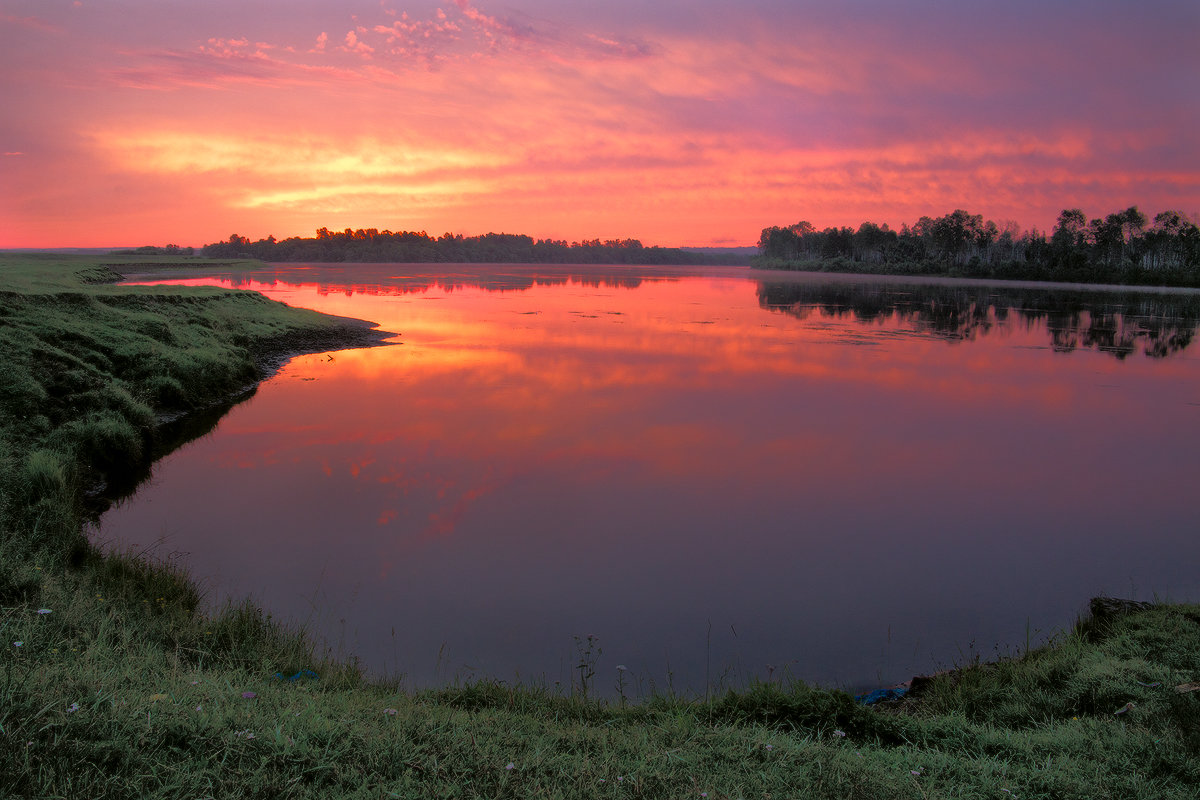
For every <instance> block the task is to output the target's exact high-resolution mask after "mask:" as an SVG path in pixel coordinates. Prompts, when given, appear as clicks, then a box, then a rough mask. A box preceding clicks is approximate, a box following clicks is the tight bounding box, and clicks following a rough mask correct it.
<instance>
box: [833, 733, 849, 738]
mask: <svg viewBox="0 0 1200 800" xmlns="http://www.w3.org/2000/svg"><path fill="white" fill-rule="evenodd" d="M833 735H834V736H836V737H838V738H839V739H845V738H846V732H845V731H834V732H833Z"/></svg>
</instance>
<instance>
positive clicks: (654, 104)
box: [0, 0, 1200, 248]
mask: <svg viewBox="0 0 1200 800" xmlns="http://www.w3.org/2000/svg"><path fill="white" fill-rule="evenodd" d="M1197 41H1200V3H1196V2H1195V0H1142V2H1138V3H1133V2H1125V1H1122V2H1112V1H1111V0H1088V1H1087V2H1067V1H1066V0H1038V1H1037V2H1032V1H1030V0H1011V1H1010V2H1003V3H1001V2H968V1H967V0H957V1H955V0H911V1H910V2H892V1H891V0H842V1H841V2H822V3H818V2H806V1H805V0H793V1H792V2H784V0H743V1H742V2H718V1H717V0H692V2H681V1H679V0H660V2H654V3H647V2H645V0H606V2H603V3H593V4H582V3H567V2H550V1H549V0H511V2H508V3H499V2H492V0H440V1H439V2H425V0H288V1H287V2H283V1H282V0H280V1H279V2H256V0H203V2H200V1H197V2H181V1H179V0H0V108H2V109H4V111H3V113H2V114H0V248H19V247H93V246H96V247H99V246H117V245H121V246H125V245H143V244H157V245H163V244H168V243H170V244H179V245H183V246H188V245H192V246H200V245H203V244H206V243H209V242H215V241H219V240H224V239H227V238H228V237H229V235H230V234H232V233H237V234H239V235H242V236H248V237H250V238H251V239H259V238H264V237H266V236H268V235H274V236H275V237H277V238H280V239H282V238H286V237H289V236H312V235H313V233H314V231H315V230H316V229H317V228H319V227H328V228H330V229H333V230H340V229H343V228H378V229H380V230H383V229H389V230H394V231H400V230H412V231H421V230H423V231H426V232H428V233H429V234H430V235H434V236H438V235H441V234H443V233H447V232H450V233H461V234H465V235H479V234H483V233H487V232H504V233H524V234H528V235H530V236H534V237H536V238H554V239H565V240H567V241H578V240H582V239H590V238H600V239H615V238H637V239H640V240H641V241H642V242H643V243H644V244H646V245H663V246H680V245H690V246H744V245H752V244H755V243H756V242H757V240H758V237H759V233H760V232H761V230H762V229H763V228H764V227H767V226H771V225H790V224H793V223H795V222H798V221H800V220H807V221H810V222H812V223H813V224H814V225H816V226H817V227H818V228H823V227H826V226H830V225H837V226H851V227H857V226H858V225H859V224H860V223H862V222H863V221H866V220H870V221H872V222H876V223H888V224H889V225H891V226H892V227H894V228H899V227H900V225H901V224H903V223H910V224H911V223H912V222H913V221H915V220H916V219H917V218H918V217H920V216H922V215H930V216H940V215H943V214H946V213H949V212H950V211H952V210H954V209H957V208H963V209H966V210H968V211H970V212H971V213H977V214H982V215H983V216H984V217H985V218H987V219H992V220H995V221H996V222H997V223H1000V224H1003V223H1004V222H1007V221H1015V222H1017V223H1019V224H1020V226H1021V227H1022V228H1023V229H1028V228H1030V227H1034V228H1037V229H1039V230H1047V229H1049V228H1051V227H1052V226H1053V224H1054V220H1055V219H1056V217H1057V216H1058V213H1059V211H1061V210H1062V209H1064V208H1076V207H1078V208H1081V209H1083V210H1084V212H1085V213H1086V214H1087V215H1088V217H1089V218H1091V217H1098V216H1104V215H1106V214H1109V213H1112V212H1114V211H1119V210H1123V209H1124V208H1127V207H1128V206H1131V205H1137V206H1138V207H1139V208H1140V209H1141V210H1142V211H1143V212H1144V213H1147V214H1148V215H1149V216H1150V217H1151V218H1153V215H1154V214H1156V213H1158V212H1160V211H1163V210H1167V209H1173V210H1178V211H1181V212H1183V213H1185V214H1187V215H1189V216H1191V217H1192V218H1193V219H1196V218H1197V217H1200V147H1197V144H1198V143H1200V55H1198V53H1200V48H1197V47H1196V42H1197Z"/></svg>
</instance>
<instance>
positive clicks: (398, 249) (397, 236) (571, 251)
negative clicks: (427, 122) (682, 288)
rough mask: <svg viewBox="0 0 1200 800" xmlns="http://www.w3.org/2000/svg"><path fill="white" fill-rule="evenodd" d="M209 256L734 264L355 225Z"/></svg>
mask: <svg viewBox="0 0 1200 800" xmlns="http://www.w3.org/2000/svg"><path fill="white" fill-rule="evenodd" d="M200 252H201V253H202V254H203V255H205V256H207V257H209V258H247V257H248V258H257V259H261V260H263V261H313V262H397V263H456V264H471V263H512V264H735V263H746V261H745V259H744V258H742V259H739V258H738V257H737V256H731V255H724V254H712V253H696V252H692V251H688V250H683V249H680V248H674V247H645V246H643V245H642V243H641V242H640V241H638V240H637V239H609V240H604V241H602V240H600V239H585V240H583V241H579V242H567V241H565V240H557V239H534V238H533V237H530V236H524V235H520V234H511V233H486V234H483V235H482V236H463V235H462V234H451V233H447V234H444V235H442V236H440V237H434V236H430V235H429V234H427V233H426V232H425V231H420V232H413V231H399V232H393V231H389V230H383V231H380V230H377V229H375V228H365V229H364V228H359V229H358V230H351V229H350V228H346V229H345V230H343V231H330V230H329V229H328V228H320V229H318V230H317V233H316V236H315V237H313V238H301V237H298V236H297V237H292V238H289V239H283V240H276V238H275V237H274V236H268V237H267V238H265V239H259V240H258V241H250V239H248V238H246V237H245V236H239V235H238V234H236V233H235V234H233V235H232V236H230V237H229V239H228V240H227V241H224V242H215V243H213V244H207V245H205V246H204V247H203V248H201V251H200Z"/></svg>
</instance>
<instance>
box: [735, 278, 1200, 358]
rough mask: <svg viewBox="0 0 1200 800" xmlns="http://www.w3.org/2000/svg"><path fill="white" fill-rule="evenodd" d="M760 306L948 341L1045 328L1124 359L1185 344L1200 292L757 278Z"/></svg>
mask: <svg viewBox="0 0 1200 800" xmlns="http://www.w3.org/2000/svg"><path fill="white" fill-rule="evenodd" d="M758 302H759V305H760V306H761V307H763V308H767V309H770V310H772V311H779V312H782V313H785V314H789V315H792V316H795V317H797V318H800V319H804V318H806V317H808V316H810V315H811V314H813V313H814V312H816V311H818V310H819V311H820V312H821V313H823V314H825V315H826V316H831V317H835V318H837V317H851V318H854V319H856V320H859V321H862V322H882V321H884V320H888V319H892V318H897V319H898V320H900V321H902V322H903V323H905V324H908V325H911V326H912V327H913V328H914V329H915V330H917V331H920V332H923V333H928V334H931V335H935V336H940V337H944V338H947V339H974V338H975V337H976V336H985V335H987V334H989V333H991V332H992V331H994V330H996V329H997V328H1003V327H1005V326H1007V325H1011V324H1023V325H1025V326H1026V327H1027V328H1032V327H1035V326H1040V327H1044V328H1045V329H1046V331H1047V332H1048V333H1049V334H1050V342H1051V346H1052V347H1053V348H1054V349H1055V350H1056V351H1059V352H1070V351H1072V350H1074V349H1076V348H1078V347H1084V348H1094V349H1096V350H1100V351H1102V352H1105V353H1111V354H1112V355H1114V356H1116V357H1117V358H1125V357H1126V356H1128V355H1130V354H1131V353H1134V352H1136V351H1137V350H1138V349H1139V347H1140V349H1141V351H1142V352H1143V353H1145V354H1146V355H1147V356H1150V357H1153V358H1162V357H1164V356H1168V355H1171V354H1172V353H1177V352H1179V351H1181V350H1183V349H1184V348H1185V347H1187V346H1188V345H1189V344H1191V341H1192V338H1193V337H1194V336H1195V335H1196V328H1197V327H1198V326H1200V294H1194V293H1187V294H1155V293H1150V292H1106V291H1084V290H1062V289H1027V288H998V287H995V286H946V285H935V284H929V285H917V284H891V283H887V284H885V283H852V282H837V283H767V282H760V283H759V284H758Z"/></svg>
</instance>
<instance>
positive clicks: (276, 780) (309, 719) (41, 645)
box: [0, 259, 1200, 798]
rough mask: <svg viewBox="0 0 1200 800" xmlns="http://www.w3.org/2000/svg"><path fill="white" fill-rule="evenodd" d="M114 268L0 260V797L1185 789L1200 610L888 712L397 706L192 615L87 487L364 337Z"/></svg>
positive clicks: (239, 630) (1107, 630) (237, 295)
mask: <svg viewBox="0 0 1200 800" xmlns="http://www.w3.org/2000/svg"><path fill="white" fill-rule="evenodd" d="M112 261H113V260H112V259H104V260H102V263H94V262H93V263H90V264H89V263H88V262H86V261H62V260H57V261H56V260H53V259H49V260H42V261H36V262H35V261H24V262H16V263H14V262H13V261H3V262H0V318H2V319H3V323H4V324H3V327H2V329H0V337H3V345H4V352H5V353H6V354H7V355H8V356H9V361H10V363H11V369H9V370H7V371H6V373H5V374H4V375H3V376H2V377H0V403H2V404H3V409H4V416H3V420H4V422H3V427H2V428H0V437H2V439H3V440H2V442H0V444H3V445H4V446H3V448H0V453H3V455H0V487H2V494H3V500H2V501H0V514H2V516H0V548H2V549H0V626H2V630H3V638H2V639H0V646H2V647H3V657H2V658H3V661H2V663H0V794H3V795H5V796H9V795H11V796H16V797H35V796H47V795H49V796H70V797H73V796H89V797H90V796H115V797H124V796H129V797H133V796H138V797H157V796H163V797H167V796H170V797H178V796H196V797H203V796H213V797H221V796H230V797H232V796H237V797H340V796H346V797H350V796H363V797H389V796H395V797H424V796H428V797H438V796H489V797H527V796H546V797H593V796H594V797H626V796H628V797H713V798H716V797H761V796H775V797H792V796H810V797H831V798H832V797H839V798H842V797H863V798H866V797H912V798H917V797H1009V796H1016V797H1106V796H1107V797H1146V798H1150V797H1156V798H1157V797H1187V796H1190V792H1191V790H1192V787H1193V786H1194V785H1195V782H1196V781H1197V780H1198V779H1200V775H1198V774H1197V772H1196V767H1194V766H1193V765H1192V761H1191V760H1190V755H1191V754H1194V753H1195V752H1196V750H1197V748H1198V747H1200V731H1198V730H1197V723H1196V721H1195V720H1196V719H1197V714H1196V712H1197V710H1200V707H1198V704H1200V694H1198V693H1194V692H1182V691H1176V689H1175V687H1176V686H1186V685H1187V684H1188V683H1189V682H1192V681H1196V680H1197V679H1200V675H1197V674H1196V672H1197V671H1198V670H1200V664H1197V658H1196V655H1195V654H1196V653H1197V652H1200V609H1198V608H1197V607H1195V606H1160V607H1155V608H1151V609H1134V610H1133V611H1134V612H1135V613H1130V614H1121V615H1111V616H1109V617H1108V618H1106V619H1102V620H1097V621H1091V622H1087V623H1085V624H1083V625H1081V626H1080V627H1078V628H1077V629H1076V630H1073V631H1071V632H1065V633H1063V634H1062V635H1061V636H1059V637H1058V638H1057V639H1056V640H1055V641H1054V642H1053V643H1052V644H1051V645H1050V646H1048V647H1046V648H1042V649H1040V650H1037V651H1033V652H1030V653H1027V654H1025V655H1023V656H1022V657H1021V658H1018V659H1013V660H1011V661H1005V662H1001V663H998V664H994V665H984V664H972V665H964V669H961V670H959V671H957V672H956V673H953V674H950V675H946V676H940V677H938V678H935V679H934V680H932V681H931V682H929V683H928V684H926V685H924V686H923V687H922V688H921V691H920V692H918V693H914V696H913V697H912V698H908V699H905V700H902V701H898V702H896V703H894V704H891V705H890V707H889V708H886V709H879V708H874V707H865V706H862V705H860V704H856V703H855V702H854V701H853V699H852V698H851V697H849V696H848V695H846V694H844V693H841V692H832V691H824V690H819V689H814V688H811V687H807V686H804V685H802V684H788V685H779V684H766V685H756V686H750V687H746V688H745V689H744V690H742V691H739V692H737V693H733V694H729V695H727V696H723V697H719V698H714V699H713V700H712V701H711V702H706V701H704V700H701V699H698V698H678V697H661V696H658V697H648V698H642V699H640V700H639V702H636V703H631V704H622V703H619V702H611V703H604V702H598V701H594V700H591V701H589V700H585V699H583V698H581V697H579V696H562V695H559V694H556V693H554V692H552V691H549V690H546V689H543V688H538V687H512V686H508V685H504V684H499V683H488V682H483V683H476V684H471V685H460V686H448V687H445V688H443V689H440V690H436V691H429V692H422V693H408V692H404V691H402V690H400V688H399V687H398V686H396V685H392V684H387V683H368V682H367V681H365V680H364V679H363V677H362V676H361V674H360V673H359V672H358V670H357V669H356V668H355V665H354V664H349V663H345V662H337V661H333V660H328V659H325V658H323V657H322V656H321V652H320V649H319V648H316V649H314V647H313V643H312V642H310V641H308V640H307V639H306V638H305V636H304V634H303V632H302V631H296V630H292V629H290V628H288V627H287V626H284V625H280V624H278V623H277V622H276V621H274V620H272V619H270V618H269V616H267V615H265V614H263V613H262V612H261V611H260V610H258V609H255V608H253V607H252V606H249V605H245V604H243V605H240V606H237V607H232V608H228V609H225V610H223V611H221V612H220V613H217V614H215V615H206V614H202V613H200V612H199V611H198V608H199V606H200V595H199V592H198V590H197V588H196V587H195V585H194V584H193V583H192V582H191V581H190V580H189V579H188V577H187V576H186V575H183V574H181V573H180V572H179V571H178V570H176V569H174V568H173V567H172V566H171V565H170V564H169V563H168V564H152V563H148V562H147V561H146V560H145V559H143V558H141V557H138V556H136V555H117V556H105V555H102V554H100V553H98V552H96V551H95V550H93V549H92V548H91V547H90V546H89V545H88V544H87V542H86V539H85V538H84V537H83V535H82V530H83V517H84V513H85V512H84V509H83V504H82V502H81V494H82V491H83V488H85V487H86V486H87V484H88V482H89V480H95V479H97V478H100V479H104V477H105V476H108V477H110V478H111V476H112V475H113V474H116V473H117V472H119V471H121V470H122V469H124V468H125V467H126V466H127V465H128V464H130V463H131V462H133V461H135V460H139V459H140V460H143V461H144V459H145V458H146V456H147V453H150V452H152V451H153V446H154V444H155V442H156V441H158V439H159V437H160V435H161V433H160V432H161V428H162V422H161V420H162V419H164V418H165V417H166V416H169V415H171V414H178V413H183V412H186V411H188V410H189V409H196V408H203V407H207V406H208V405H210V404H211V403H213V402H219V401H220V399H221V398H224V397H227V396H228V395H229V392H232V391H236V390H237V389H238V388H239V387H241V386H244V385H246V383H253V382H254V381H255V380H257V379H258V376H260V375H261V374H262V371H263V368H264V362H263V353H267V352H271V351H272V348H274V352H276V354H278V353H281V352H283V350H284V349H285V348H286V347H287V346H288V343H289V342H290V343H292V344H295V343H297V342H298V341H305V342H307V343H308V344H309V345H311V346H317V345H318V344H320V343H324V345H323V346H333V345H335V344H336V343H337V342H339V341H341V342H345V341H347V340H346V339H339V337H343V336H350V337H351V339H353V336H355V335H356V334H352V333H348V329H347V326H346V323H345V322H344V321H342V322H340V323H339V322H336V321H330V320H328V319H327V318H322V317H320V316H319V315H314V314H311V313H309V312H302V311H298V310H295V309H287V308H286V307H282V306H278V304H274V303H268V302H267V301H265V300H263V299H262V298H261V297H259V296H257V295H253V294H249V293H243V292H229V291H224V290H215V289H180V288H173V287H115V286H111V285H108V284H106V283H103V282H101V281H104V280H110V279H111V277H112V272H113V271H114V270H115V271H116V272H119V271H120V268H119V267H115V266H108V267H104V266H103V264H111V263H112ZM104 270H107V273H105V272H104ZM360 330H361V329H360ZM298 337H303V339H301V338H298ZM357 343H362V342H361V341H359V342H357ZM18 642H19V644H17V643H18ZM617 677H618V676H616V675H614V676H612V678H613V681H614V682H615V680H616V678H617ZM1129 703H1133V707H1132V708H1128V704H1129ZM1120 709H1127V710H1126V711H1124V712H1123V713H1121V714H1115V713H1114V712H1115V711H1117V710H1120Z"/></svg>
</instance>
